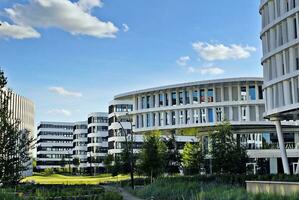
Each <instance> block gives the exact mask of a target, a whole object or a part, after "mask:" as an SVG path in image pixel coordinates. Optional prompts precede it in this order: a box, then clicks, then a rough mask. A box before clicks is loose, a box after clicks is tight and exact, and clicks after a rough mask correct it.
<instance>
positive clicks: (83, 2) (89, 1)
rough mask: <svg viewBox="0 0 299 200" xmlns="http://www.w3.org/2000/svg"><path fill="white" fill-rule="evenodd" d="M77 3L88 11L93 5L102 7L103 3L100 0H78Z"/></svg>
mask: <svg viewBox="0 0 299 200" xmlns="http://www.w3.org/2000/svg"><path fill="white" fill-rule="evenodd" d="M77 5H78V6H79V7H80V8H81V9H82V10H83V11H86V12H90V11H91V9H93V8H94V7H102V6H103V3H102V2H101V1H100V0H80V1H78V2H77Z"/></svg>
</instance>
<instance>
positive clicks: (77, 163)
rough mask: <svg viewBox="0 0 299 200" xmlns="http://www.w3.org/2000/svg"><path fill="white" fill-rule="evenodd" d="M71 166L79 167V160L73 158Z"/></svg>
mask: <svg viewBox="0 0 299 200" xmlns="http://www.w3.org/2000/svg"><path fill="white" fill-rule="evenodd" d="M73 165H74V166H76V167H78V166H79V165H80V159H79V158H74V159H73Z"/></svg>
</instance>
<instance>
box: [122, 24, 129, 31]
mask: <svg viewBox="0 0 299 200" xmlns="http://www.w3.org/2000/svg"><path fill="white" fill-rule="evenodd" d="M122 25H123V31H124V32H128V31H129V30H130V27H129V26H128V24H122Z"/></svg>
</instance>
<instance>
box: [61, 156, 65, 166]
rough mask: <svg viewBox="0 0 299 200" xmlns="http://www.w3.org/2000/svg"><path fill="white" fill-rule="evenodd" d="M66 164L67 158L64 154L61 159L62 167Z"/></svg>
mask: <svg viewBox="0 0 299 200" xmlns="http://www.w3.org/2000/svg"><path fill="white" fill-rule="evenodd" d="M65 165H66V161H65V158H64V156H63V157H62V158H61V160H60V167H61V168H64V167H65Z"/></svg>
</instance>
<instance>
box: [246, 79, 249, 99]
mask: <svg viewBox="0 0 299 200" xmlns="http://www.w3.org/2000/svg"><path fill="white" fill-rule="evenodd" d="M245 87H246V100H247V101H248V100H249V85H248V83H246V86H245Z"/></svg>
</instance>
